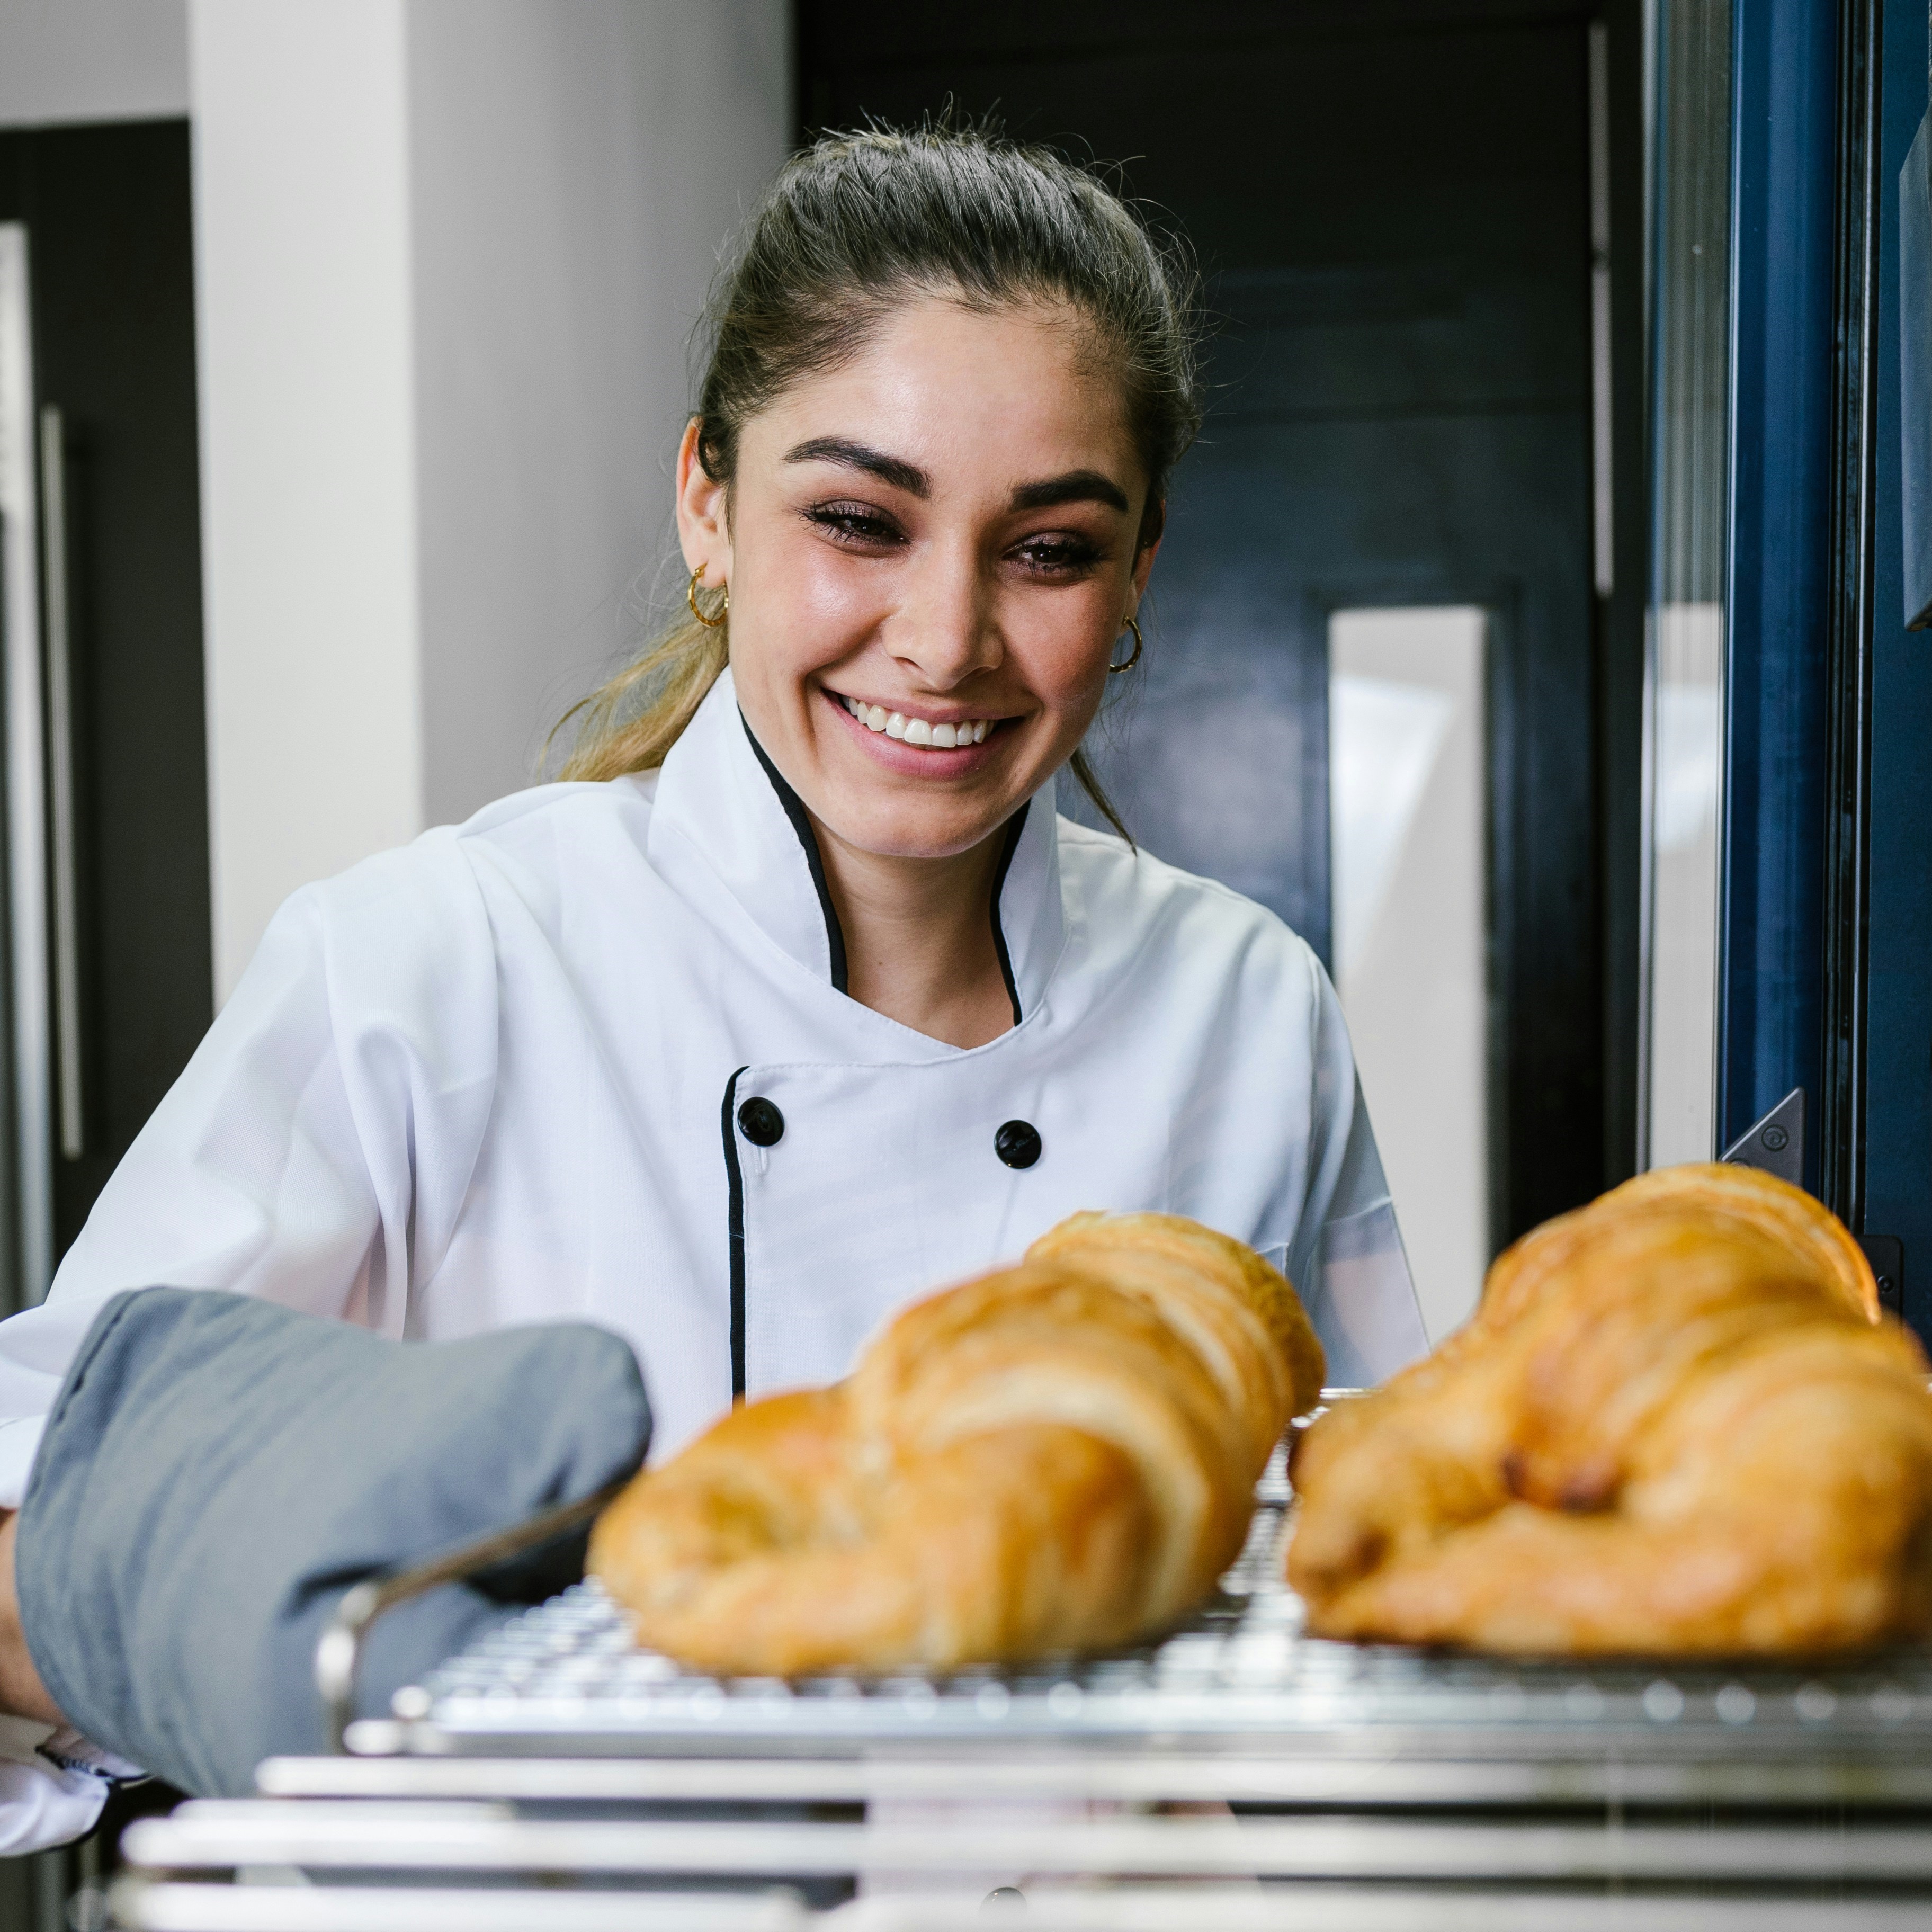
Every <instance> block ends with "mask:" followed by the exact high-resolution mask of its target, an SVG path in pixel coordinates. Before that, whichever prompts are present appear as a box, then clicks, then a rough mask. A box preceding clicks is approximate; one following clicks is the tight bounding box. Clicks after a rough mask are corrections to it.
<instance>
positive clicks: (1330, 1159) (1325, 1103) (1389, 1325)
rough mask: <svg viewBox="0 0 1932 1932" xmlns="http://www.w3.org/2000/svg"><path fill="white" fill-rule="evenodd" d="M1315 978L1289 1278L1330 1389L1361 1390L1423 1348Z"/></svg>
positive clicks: (1369, 1130)
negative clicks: (1297, 1288) (1300, 1289)
mask: <svg viewBox="0 0 1932 1932" xmlns="http://www.w3.org/2000/svg"><path fill="white" fill-rule="evenodd" d="M1309 967H1310V971H1311V972H1312V973H1313V975H1314V978H1315V998H1314V1001H1313V1040H1312V1042H1311V1049H1312V1051H1311V1056H1310V1058H1311V1064H1312V1069H1313V1093H1312V1094H1311V1095H1310V1107H1309V1148H1308V1191H1307V1197H1306V1199H1305V1200H1304V1204H1303V1208H1302V1212H1301V1220H1300V1223H1299V1226H1298V1231H1297V1234H1296V1238H1295V1243H1294V1245H1293V1247H1292V1248H1291V1250H1290V1251H1289V1266H1288V1270H1287V1273H1288V1276H1289V1280H1291V1281H1293V1282H1295V1283H1298V1284H1303V1283H1306V1284H1307V1289H1308V1293H1307V1300H1308V1310H1309V1316H1310V1319H1311V1320H1312V1321H1313V1322H1314V1324H1315V1329H1316V1334H1319V1336H1320V1337H1322V1347H1323V1348H1324V1349H1325V1350H1326V1351H1327V1352H1328V1381H1329V1384H1330V1385H1331V1387H1333V1388H1371V1387H1373V1385H1375V1384H1376V1383H1377V1382H1382V1381H1383V1380H1385V1379H1386V1378H1387V1377H1388V1376H1391V1375H1393V1374H1394V1373H1395V1371H1396V1370H1397V1369H1400V1368H1402V1367H1405V1366H1406V1364H1409V1363H1410V1362H1412V1361H1415V1360H1416V1359H1417V1358H1418V1357H1420V1356H1422V1355H1426V1354H1427V1352H1428V1351H1429V1337H1428V1335H1427V1332H1426V1331H1424V1328H1423V1325H1422V1311H1421V1308H1420V1307H1419V1306H1418V1304H1417V1301H1416V1298H1415V1284H1414V1283H1413V1282H1412V1280H1411V1279H1410V1277H1409V1258H1408V1256H1407V1255H1406V1253H1404V1252H1403V1245H1402V1232H1401V1230H1400V1228H1398V1227H1397V1225H1396V1217H1395V1203H1394V1202H1393V1201H1392V1200H1391V1199H1390V1198H1389V1190H1388V1181H1387V1180H1386V1179H1385V1178H1384V1176H1383V1174H1382V1156H1381V1154H1380V1153H1379V1151H1377V1149H1376V1133H1375V1129H1374V1128H1373V1127H1372V1126H1371V1125H1370V1122H1369V1110H1368V1107H1367V1104H1366V1103H1364V1100H1363V1098H1362V1083H1361V1078H1360V1076H1358V1074H1357V1073H1356V1071H1355V1050H1354V1049H1353V1048H1352V1046H1350V1045H1349V1027H1348V1022H1346V1020H1345V1019H1343V1016H1342V1007H1341V1002H1340V1001H1339V1000H1338V999H1337V998H1336V996H1335V989H1334V986H1332V985H1331V983H1330V982H1329V979H1328V974H1326V973H1325V972H1324V971H1322V967H1321V964H1320V962H1319V961H1317V960H1316V959H1315V958H1314V956H1313V954H1310V957H1309Z"/></svg>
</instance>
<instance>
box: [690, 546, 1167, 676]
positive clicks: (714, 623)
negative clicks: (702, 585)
mask: <svg viewBox="0 0 1932 1932" xmlns="http://www.w3.org/2000/svg"><path fill="white" fill-rule="evenodd" d="M709 568H711V566H710V565H709V564H708V563H700V565H698V566H697V568H696V569H695V570H694V571H692V572H691V581H690V582H689V583H687V584H686V585H685V586H684V601H685V602H686V603H687V604H689V605H690V606H691V615H692V616H694V617H695V618H696V619H697V621H698V622H700V624H702V625H703V626H704V628H706V630H707V631H715V630H716V629H717V628H718V625H720V624H721V623H723V622H724V620H725V619H726V618H727V617H728V616H730V614H731V586H730V584H728V583H727V584H725V585H724V586H722V588H723V590H724V602H723V603H721V604H719V605H718V614H717V616H715V617H707V616H706V615H705V614H704V613H703V611H702V610H700V609H699V608H698V607H697V586H698V581H699V580H700V578H701V577H703V574H704V573H705V572H706V571H707V570H709ZM1134 655H1136V657H1138V656H1139V655H1140V653H1139V652H1138V651H1137V652H1135V654H1134Z"/></svg>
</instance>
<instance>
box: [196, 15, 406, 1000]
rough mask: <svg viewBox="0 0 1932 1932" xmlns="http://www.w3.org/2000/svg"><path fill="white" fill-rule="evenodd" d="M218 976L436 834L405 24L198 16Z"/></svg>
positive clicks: (220, 989) (382, 18) (230, 975)
mask: <svg viewBox="0 0 1932 1932" xmlns="http://www.w3.org/2000/svg"><path fill="white" fill-rule="evenodd" d="M190 43H191V49H192V60H193V89H194V169H195V250H196V311H197V314H196V332H197V341H198V349H199V363H200V376H199V380H200V391H201V443H202V449H201V459H202V460H201V475H202V556H203V559H204V579H203V592H202V594H203V600H204V601H203V620H204V636H205V640H206V641H205V665H206V670H205V677H206V684H207V695H208V836H209V843H210V846H211V854H210V856H211V876H212V886H213V916H214V976H215V991H216V997H217V999H219V998H224V997H225V996H226V993H227V992H228V990H229V988H230V987H231V986H233V984H234V983H235V980H236V976H237V975H238V974H239V973H240V971H241V970H242V968H243V966H245V965H246V964H247V963H248V958H249V956H250V955H251V953H253V952H254V947H255V942H256V941H257V939H258V938H260V935H261V932H262V929H263V926H265V925H266V923H267V922H268V919H269V914H270V913H272V912H273V911H274V910H275V907H276V906H277V905H278V904H280V902H281V901H282V900H283V899H284V898H286V897H287V895H288V894H289V893H290V892H291V891H293V889H295V888H296V886H299V885H300V884H302V883H304V882H305V880H309V879H313V878H317V877H323V876H324V875H325V874H329V873H331V872H336V871H341V869H342V868H343V867H344V866H345V865H349V864H350V863H352V862H353V861H354V860H356V859H359V858H360V857H362V856H363V855H364V854H365V853H368V852H371V851H374V850H377V849H378V848H379V847H383V846H385V845H392V844H397V843H398V842H399V841H401V840H403V839H405V838H410V837H411V836H413V835H414V834H415V833H416V832H417V831H419V829H421V827H422V712H421V697H420V692H421V664H420V661H419V660H420V645H419V635H418V625H417V621H416V613H417V601H416V599H417V581H416V465H415V447H416V442H415V433H414V426H413V417H414V410H415V401H414V377H415V369H414V355H413V333H412V323H411V305H410V233H409V184H408V166H407V161H408V127H407V95H406V88H405V74H404V23H403V12H402V0H194V5H193V13H192V16H191V34H190Z"/></svg>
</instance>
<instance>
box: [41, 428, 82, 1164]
mask: <svg viewBox="0 0 1932 1932" xmlns="http://www.w3.org/2000/svg"><path fill="white" fill-rule="evenodd" d="M40 535H41V543H40V552H41V562H42V567H43V571H44V573H45V582H46V591H45V601H46V619H47V658H46V675H47V820H48V828H47V829H48V835H49V843H50V844H51V845H52V856H53V923H54V932H53V939H54V944H53V962H54V1053H55V1076H56V1078H55V1093H56V1094H57V1096H58V1100H59V1103H60V1105H59V1108H58V1118H59V1122H60V1151H61V1153H62V1156H63V1157H65V1159H67V1160H79V1159H80V1157H81V1154H82V1152H83V1150H84V1148H85V1147H86V1139H85V1130H84V1125H83V1115H82V1112H81V1088H80V1065H81V1062H80V871H79V860H78V857H77V853H76V850H75V844H74V665H73V655H72V639H71V636H70V634H69V629H68V616H69V605H68V575H67V573H68V541H67V431H66V425H65V424H64V423H63V422H62V419H61V413H60V411H59V410H57V409H55V408H53V407H52V406H51V405H49V407H46V408H43V410H41V411H40Z"/></svg>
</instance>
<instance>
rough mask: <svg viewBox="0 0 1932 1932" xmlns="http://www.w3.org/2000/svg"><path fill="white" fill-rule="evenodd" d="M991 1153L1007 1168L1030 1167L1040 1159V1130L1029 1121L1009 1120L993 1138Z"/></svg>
mask: <svg viewBox="0 0 1932 1932" xmlns="http://www.w3.org/2000/svg"><path fill="white" fill-rule="evenodd" d="M993 1151H994V1152H995V1154H998V1156H999V1157H1000V1158H1001V1160H1003V1161H1004V1162H1005V1163H1006V1164H1007V1166H1009V1167H1031V1166H1032V1165H1033V1164H1034V1162H1035V1161H1037V1160H1039V1158H1040V1130H1039V1129H1038V1128H1037V1127H1035V1126H1034V1125H1033V1124H1032V1123H1031V1121H1008V1122H1007V1124H1006V1125H1005V1126H1004V1127H1002V1128H1001V1130H1000V1131H999V1132H998V1133H996V1134H995V1136H993Z"/></svg>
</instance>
